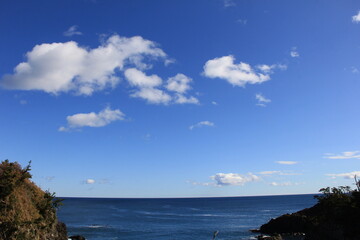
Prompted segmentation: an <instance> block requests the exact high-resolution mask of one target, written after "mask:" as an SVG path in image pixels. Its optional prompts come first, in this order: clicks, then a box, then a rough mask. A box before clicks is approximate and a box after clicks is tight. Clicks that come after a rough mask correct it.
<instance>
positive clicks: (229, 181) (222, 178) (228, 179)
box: [210, 173, 260, 186]
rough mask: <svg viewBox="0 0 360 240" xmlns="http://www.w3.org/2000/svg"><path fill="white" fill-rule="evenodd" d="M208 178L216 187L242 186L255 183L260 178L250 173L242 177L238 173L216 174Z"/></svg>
mask: <svg viewBox="0 0 360 240" xmlns="http://www.w3.org/2000/svg"><path fill="white" fill-rule="evenodd" d="M210 178H211V179H212V180H214V181H215V185H216V186H233V185H244V184H245V183H247V182H255V181H259V180H260V177H258V176H256V175H254V174H252V173H248V174H244V175H243V174H238V173H217V174H215V175H214V176H211V177H210Z"/></svg>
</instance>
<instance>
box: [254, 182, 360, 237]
mask: <svg viewBox="0 0 360 240" xmlns="http://www.w3.org/2000/svg"><path fill="white" fill-rule="evenodd" d="M355 181H356V180H355ZM356 185H357V189H356V190H351V188H350V187H338V188H329V187H328V188H323V189H320V191H321V192H322V193H323V194H322V195H319V196H315V198H317V199H318V203H317V204H315V205H314V206H313V207H311V208H307V209H303V210H301V211H298V212H295V213H292V214H285V215H282V216H280V217H278V218H275V219H271V220H270V221H269V222H268V223H266V224H264V225H262V226H261V227H260V229H259V232H260V233H262V234H269V235H271V237H259V239H306V240H322V239H324V240H325V239H326V240H358V239H360V221H359V216H360V191H359V190H360V182H359V181H356ZM295 236H297V237H296V238H295Z"/></svg>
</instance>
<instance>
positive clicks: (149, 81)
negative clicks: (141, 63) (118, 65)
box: [124, 68, 162, 88]
mask: <svg viewBox="0 0 360 240" xmlns="http://www.w3.org/2000/svg"><path fill="white" fill-rule="evenodd" d="M124 74H125V77H126V79H127V80H128V81H129V83H130V85H132V86H136V87H140V88H153V87H156V86H159V85H161V83H162V80H161V78H160V77H159V76H157V75H155V74H154V75H151V76H147V75H145V74H144V73H143V72H141V71H139V70H137V69H135V68H129V69H127V70H126V71H125V73H124Z"/></svg>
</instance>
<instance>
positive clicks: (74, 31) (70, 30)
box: [64, 25, 82, 37]
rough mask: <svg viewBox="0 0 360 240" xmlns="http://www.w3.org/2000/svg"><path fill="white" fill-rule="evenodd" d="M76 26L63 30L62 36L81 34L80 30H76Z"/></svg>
mask: <svg viewBox="0 0 360 240" xmlns="http://www.w3.org/2000/svg"><path fill="white" fill-rule="evenodd" d="M78 28H79V27H78V26H77V25H73V26H71V27H69V29H68V30H66V31H65V32H64V36H67V37H71V36H74V35H82V32H80V31H78Z"/></svg>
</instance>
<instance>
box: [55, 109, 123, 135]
mask: <svg viewBox="0 0 360 240" xmlns="http://www.w3.org/2000/svg"><path fill="white" fill-rule="evenodd" d="M124 117H125V114H123V113H122V112H121V111H120V110H119V109H116V110H111V109H110V108H109V107H107V108H105V109H103V110H102V111H100V112H99V113H94V112H90V113H78V114H74V115H71V116H68V117H67V118H66V120H67V127H60V128H59V131H60V132H64V131H69V130H70V129H78V128H81V127H103V126H106V125H108V124H110V123H111V122H114V121H118V120H123V119H124Z"/></svg>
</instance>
